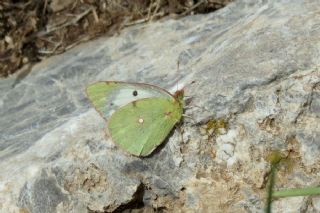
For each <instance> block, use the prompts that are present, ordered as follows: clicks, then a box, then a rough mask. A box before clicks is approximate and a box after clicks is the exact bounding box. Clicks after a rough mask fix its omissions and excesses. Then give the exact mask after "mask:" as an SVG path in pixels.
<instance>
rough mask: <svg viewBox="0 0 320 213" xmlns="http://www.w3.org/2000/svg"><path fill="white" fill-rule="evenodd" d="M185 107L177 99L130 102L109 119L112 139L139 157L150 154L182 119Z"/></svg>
mask: <svg viewBox="0 0 320 213" xmlns="http://www.w3.org/2000/svg"><path fill="white" fill-rule="evenodd" d="M182 111H183V107H182V105H181V103H179V102H178V101H177V100H175V99H174V98H163V97H162V98H145V99H141V100H137V101H133V102H131V103H128V104H127V105H125V106H123V107H121V108H119V109H118V110H117V111H116V112H114V113H113V114H112V116H111V117H110V118H109V121H108V129H109V133H110V135H111V137H112V140H113V141H114V142H115V143H116V144H118V145H119V146H120V147H121V148H123V149H124V150H126V151H128V152H129V153H131V154H133V155H136V156H147V155H149V154H150V153H151V152H152V151H153V150H154V149H155V148H156V147H157V146H158V145H159V144H161V143H162V142H163V141H164V139H165V138H166V137H167V135H168V134H169V132H170V131H171V129H172V128H173V127H174V125H175V124H176V123H177V122H178V121H179V120H180V119H181V116H182Z"/></svg>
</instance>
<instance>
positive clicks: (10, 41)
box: [0, 0, 232, 77]
mask: <svg viewBox="0 0 320 213" xmlns="http://www.w3.org/2000/svg"><path fill="white" fill-rule="evenodd" d="M231 1H232V0H206V1H205V0H184V1H183V0H41V1H39V0H1V1H0V77H7V76H9V75H11V74H13V73H15V72H17V71H20V70H26V69H29V70H30V68H31V67H32V65H33V64H34V63H37V62H39V61H41V60H42V59H43V58H45V57H49V56H51V55H55V54H60V53H62V52H64V51H66V50H68V49H70V48H72V47H74V46H75V45H77V44H79V43H80V42H84V41H87V40H91V39H93V38H96V37H98V36H101V35H113V34H115V33H120V32H121V29H123V28H125V27H127V26H130V25H134V24H140V23H143V22H150V21H156V20H158V19H161V18H163V17H165V16H171V17H172V18H180V17H183V16H186V15H192V14H199V13H209V12H212V11H215V10H217V9H219V8H221V7H224V6H225V5H226V4H227V3H229V2H231Z"/></svg>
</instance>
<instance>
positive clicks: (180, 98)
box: [173, 89, 184, 103]
mask: <svg viewBox="0 0 320 213" xmlns="http://www.w3.org/2000/svg"><path fill="white" fill-rule="evenodd" d="M173 96H174V97H175V98H176V100H177V101H178V102H179V103H183V98H184V90H183V89H181V90H177V91H176V92H175V93H174V94H173Z"/></svg>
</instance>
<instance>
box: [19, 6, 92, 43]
mask: <svg viewBox="0 0 320 213" xmlns="http://www.w3.org/2000/svg"><path fill="white" fill-rule="evenodd" d="M92 10H93V8H92V7H90V8H89V9H87V10H86V11H84V12H83V13H81V14H79V15H76V18H74V19H73V20H71V21H69V22H66V23H64V24H62V25H59V26H53V27H51V28H49V27H48V29H47V30H42V31H39V32H37V33H36V34H32V35H31V36H29V37H28V38H26V41H25V42H27V41H30V40H32V39H34V38H35V37H42V36H46V35H48V34H50V33H52V32H54V31H57V30H59V29H61V28H64V27H68V26H70V25H75V24H76V23H77V22H78V21H79V20H81V19H82V18H83V17H84V16H86V15H87V14H88V13H89V12H90V11H92Z"/></svg>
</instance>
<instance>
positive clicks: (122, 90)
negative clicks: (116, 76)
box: [86, 81, 174, 120]
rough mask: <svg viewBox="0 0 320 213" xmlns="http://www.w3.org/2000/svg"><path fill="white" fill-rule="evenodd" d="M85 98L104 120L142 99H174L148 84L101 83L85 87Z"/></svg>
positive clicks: (165, 92)
mask: <svg viewBox="0 0 320 213" xmlns="http://www.w3.org/2000/svg"><path fill="white" fill-rule="evenodd" d="M86 92H87V96H88V97H89V99H90V101H91V102H92V104H93V105H94V106H95V108H96V109H97V111H98V112H100V114H101V115H102V116H103V117H104V118H105V119H106V120H108V118H109V117H110V116H111V115H112V113H114V112H115V111H117V110H118V109H119V108H120V107H122V106H124V105H126V104H128V103H130V102H133V101H137V100H139V99H144V98H152V97H159V98H168V99H172V100H173V99H174V98H173V97H172V96H171V94H170V93H168V92H167V91H165V90H163V89H161V88H159V87H156V86H153V85H149V84H140V83H126V82H120V81H101V82H97V83H94V84H91V85H89V86H88V87H87V90H86Z"/></svg>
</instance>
